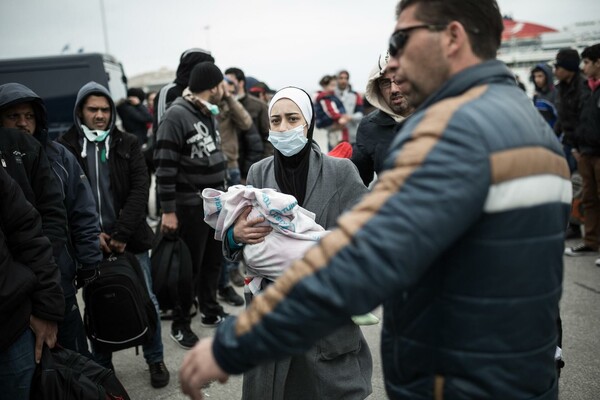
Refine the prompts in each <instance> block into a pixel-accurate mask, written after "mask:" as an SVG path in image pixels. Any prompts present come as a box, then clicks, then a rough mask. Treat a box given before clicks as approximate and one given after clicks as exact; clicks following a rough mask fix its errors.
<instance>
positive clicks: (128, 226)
mask: <svg viewBox="0 0 600 400" xmlns="http://www.w3.org/2000/svg"><path fill="white" fill-rule="evenodd" d="M90 94H96V95H102V96H105V97H106V98H108V99H109V103H110V106H111V122H110V134H109V136H110V144H109V147H110V152H109V153H110V156H109V157H108V165H109V176H110V188H111V192H112V195H113V199H112V202H113V203H112V205H113V207H114V210H115V212H116V215H117V218H116V221H115V223H114V227H113V228H112V229H111V231H110V232H107V233H109V234H110V235H111V237H112V238H114V239H115V240H118V241H120V242H124V243H127V250H128V251H131V252H133V253H140V252H143V251H146V250H149V249H150V248H151V247H152V241H153V238H154V234H153V232H152V229H150V227H149V226H148V224H147V223H146V205H147V202H148V192H149V182H148V181H149V180H148V170H147V168H146V162H145V161H144V156H143V155H142V152H141V149H140V145H139V143H138V140H137V138H136V137H135V136H134V135H132V134H130V133H126V132H121V131H120V130H119V129H118V128H117V127H116V126H115V119H116V108H115V104H114V102H113V100H112V99H111V97H110V93H109V92H108V90H106V88H104V87H103V86H101V85H99V84H97V83H95V82H90V83H88V84H86V85H85V86H84V87H82V89H81V90H80V92H79V94H78V96H77V102H76V104H75V109H74V111H73V114H74V119H75V124H74V125H73V126H72V127H71V128H70V129H69V130H68V131H67V132H66V133H65V134H64V135H63V136H61V137H60V138H59V139H58V141H59V142H60V143H61V144H62V145H64V146H65V147H66V148H67V149H68V150H69V151H70V152H71V153H73V155H74V156H75V158H76V159H77V161H78V162H79V165H80V166H81V168H82V169H83V171H84V172H85V174H86V175H87V176H88V178H89V177H90V174H91V173H94V171H90V170H89V168H88V163H87V162H86V160H85V159H84V158H83V157H82V149H83V148H82V146H83V143H84V139H83V132H82V129H81V126H80V124H81V121H80V120H79V117H78V112H77V111H78V107H79V104H80V103H81V102H82V101H83V100H84V99H86V98H87V96H89V95H90ZM92 190H96V192H98V190H97V188H94V187H92Z"/></svg>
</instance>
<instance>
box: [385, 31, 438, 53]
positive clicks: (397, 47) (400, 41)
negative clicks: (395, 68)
mask: <svg viewBox="0 0 600 400" xmlns="http://www.w3.org/2000/svg"><path fill="white" fill-rule="evenodd" d="M446 26H447V25H432V24H423V25H415V26H409V27H408V28H404V29H398V30H397V31H396V32H394V33H392V36H390V43H389V53H390V56H392V57H396V55H397V54H398V53H399V52H401V51H402V50H403V49H404V46H406V42H408V39H409V38H410V35H409V33H410V32H411V31H414V30H415V29H429V30H430V31H434V32H436V31H442V30H444V29H446Z"/></svg>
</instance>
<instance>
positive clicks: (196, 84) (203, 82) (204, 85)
mask: <svg viewBox="0 0 600 400" xmlns="http://www.w3.org/2000/svg"><path fill="white" fill-rule="evenodd" d="M221 81H223V73H222V72H221V70H220V69H219V67H217V66H216V65H215V64H213V63H211V62H210V61H204V62H201V63H200V64H197V65H196V66H195V67H194V68H193V69H192V73H191V74H190V82H189V84H188V86H189V87H190V90H191V91H192V93H200V92H202V91H204V90H209V89H212V88H214V87H215V86H217V85H218V84H219V83H221Z"/></svg>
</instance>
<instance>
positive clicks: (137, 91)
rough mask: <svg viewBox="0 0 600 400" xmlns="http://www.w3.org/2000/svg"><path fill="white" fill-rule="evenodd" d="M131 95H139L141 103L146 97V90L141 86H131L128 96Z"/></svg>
mask: <svg viewBox="0 0 600 400" xmlns="http://www.w3.org/2000/svg"><path fill="white" fill-rule="evenodd" d="M131 96H135V97H137V98H138V99H140V103H143V102H144V99H145V98H146V93H144V90H143V89H140V88H129V90H127V97H131Z"/></svg>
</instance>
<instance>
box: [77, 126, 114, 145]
mask: <svg viewBox="0 0 600 400" xmlns="http://www.w3.org/2000/svg"><path fill="white" fill-rule="evenodd" d="M81 129H82V130H83V134H84V135H85V137H86V138H87V140H89V141H90V142H102V141H104V139H106V136H108V133H109V132H110V130H107V131H101V130H99V129H96V130H91V129H90V128H88V127H87V126H86V125H84V124H81Z"/></svg>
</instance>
